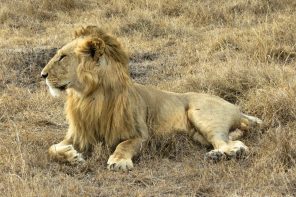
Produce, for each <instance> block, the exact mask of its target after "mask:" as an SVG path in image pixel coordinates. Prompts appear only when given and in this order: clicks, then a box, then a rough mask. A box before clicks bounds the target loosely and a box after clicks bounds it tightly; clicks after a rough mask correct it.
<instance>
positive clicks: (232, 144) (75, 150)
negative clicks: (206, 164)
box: [41, 26, 261, 171]
mask: <svg viewBox="0 0 296 197" xmlns="http://www.w3.org/2000/svg"><path fill="white" fill-rule="evenodd" d="M41 75H42V77H44V78H46V84H47V85H48V87H49V90H50V92H51V94H52V95H53V96H56V95H58V94H59V93H60V92H61V91H64V90H66V92H67V104H66V114H67V119H68V121H69V130H68V132H67V134H66V137H65V139H64V140H63V141H62V142H60V143H58V144H54V145H52V146H51V147H50V148H49V154H50V156H51V157H52V158H55V159H58V160H65V161H69V162H76V161H83V160H84V159H83V156H82V154H81V152H83V151H86V150H87V149H88V148H90V147H91V146H92V145H94V144H96V143H97V142H99V141H102V142H104V143H105V144H107V145H110V146H112V145H117V144H118V145H117V147H116V149H115V151H114V153H113V154H112V155H111V156H110V157H109V159H108V162H107V164H108V169H110V170H124V171H125V170H130V169H132V168H133V162H132V158H133V156H135V155H136V154H137V153H138V152H139V151H140V148H141V145H142V143H143V142H144V141H145V140H147V139H148V138H149V136H151V134H153V135H156V136H157V135H159V136H160V135H161V136H164V135H167V134H171V133H176V132H181V133H186V134H188V135H189V136H192V137H193V139H194V140H196V141H198V142H200V143H202V144H211V145H213V147H214V150H212V151H210V152H208V153H207V157H208V158H210V159H219V158H221V157H222V156H223V155H227V156H230V157H236V156H238V155H241V154H242V153H245V152H246V151H247V150H248V148H247V146H245V145H244V144H243V143H242V142H241V141H236V140H235V138H236V137H234V135H233V136H231V135H229V131H230V130H235V129H241V130H246V129H249V128H250V126H252V125H254V124H260V123H261V121H260V120H259V119H258V118H256V117H252V116H247V115H245V114H243V113H241V112H240V110H239V108H238V107H237V106H235V105H233V104H231V103H228V102H227V101H225V100H223V99H221V98H219V97H216V96H211V95H207V94H198V93H192V92H190V93H185V94H178V93H173V92H166V91H160V90H157V89H154V88H151V87H145V86H143V85H140V84H137V83H134V82H133V81H132V79H131V77H130V75H129V70H128V56H127V54H126V52H125V51H124V50H123V48H122V47H121V45H120V43H119V42H118V41H117V40H116V39H115V38H114V37H112V36H110V35H108V34H106V33H105V32H104V31H103V30H101V29H100V28H97V27H96V26H88V27H86V28H81V29H79V30H78V31H76V32H75V39H74V40H73V41H71V42H70V43H68V44H66V45H65V46H64V47H62V48H61V49H60V50H58V52H57V53H56V55H55V56H54V57H53V58H52V59H51V60H50V61H49V63H48V64H47V65H46V66H45V68H44V69H43V70H42V72H41Z"/></svg>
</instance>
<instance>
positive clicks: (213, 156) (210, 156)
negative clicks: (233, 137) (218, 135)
mask: <svg viewBox="0 0 296 197" xmlns="http://www.w3.org/2000/svg"><path fill="white" fill-rule="evenodd" d="M205 158H206V159H207V160H213V161H220V160H221V159H222V158H225V154H224V152H223V151H221V150H217V149H216V150H211V151H210V152H208V153H207V154H206V156H205Z"/></svg>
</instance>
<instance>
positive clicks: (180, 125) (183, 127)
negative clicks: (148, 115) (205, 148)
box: [153, 112, 190, 135]
mask: <svg viewBox="0 0 296 197" xmlns="http://www.w3.org/2000/svg"><path fill="white" fill-rule="evenodd" d="M189 125H190V124H189V122H188V118H187V115H186V113H182V112H181V113H180V112H179V113H173V114H169V116H167V117H160V118H159V119H158V121H157V122H155V124H154V125H153V132H154V134H156V135H166V134H172V133H176V132H178V133H179V132H181V133H188V132H189V130H190V128H189Z"/></svg>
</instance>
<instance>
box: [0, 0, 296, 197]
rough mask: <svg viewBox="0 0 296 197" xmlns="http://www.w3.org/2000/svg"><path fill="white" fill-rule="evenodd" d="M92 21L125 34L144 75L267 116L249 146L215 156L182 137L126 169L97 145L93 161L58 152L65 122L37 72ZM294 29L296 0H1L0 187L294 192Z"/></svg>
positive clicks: (119, 192)
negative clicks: (237, 156) (114, 165)
mask: <svg viewBox="0 0 296 197" xmlns="http://www.w3.org/2000/svg"><path fill="white" fill-rule="evenodd" d="M85 25H98V26H101V27H103V28H104V29H106V30H108V31H109V32H110V33H112V34H113V35H115V36H117V37H118V38H119V40H120V41H121V42H122V43H123V45H124V46H125V48H127V49H128V51H129V52H130V68H131V69H130V71H131V75H132V77H133V78H134V80H135V81H136V82H139V83H142V84H147V85H148V84H150V85H154V86H157V87H158V88H161V89H166V90H171V91H177V92H186V91H196V92H206V93H210V94H215V95H219V96H221V97H223V98H224V99H226V100H228V101H230V102H232V103H235V104H237V105H239V106H241V108H242V110H243V111H244V112H246V113H248V114H251V115H255V116H257V117H259V118H261V119H262V120H263V121H264V125H263V126H262V128H255V129H253V130H252V131H250V132H249V133H247V134H246V136H245V137H244V138H243V139H242V141H244V142H245V144H246V145H248V146H249V147H250V151H251V153H250V155H249V156H248V157H247V158H244V159H241V160H226V161H222V162H218V163H212V162H209V161H206V160H204V155H205V153H206V152H207V151H208V150H209V148H207V147H202V146H200V145H198V144H195V143H194V142H192V141H191V140H190V139H188V138H186V137H185V136H177V137H176V136H175V137H171V138H170V139H168V140H164V142H162V143H160V144H151V145H150V146H149V147H146V149H145V150H144V151H143V153H142V154H141V156H139V157H138V158H136V160H135V168H134V170H133V171H131V172H129V173H122V172H119V173H118V172H117V173H116V172H110V171H108V170H106V161H107V158H108V155H109V154H110V150H108V149H106V148H104V147H102V146H101V145H100V144H98V145H97V146H96V147H95V149H94V152H93V154H92V157H90V158H89V159H88V160H87V162H86V163H85V164H82V165H76V166H71V165H69V164H67V163H57V162H54V161H51V160H50V159H49V158H48V155H47V149H48V148H49V146H50V145H52V144H53V143H57V142H59V141H60V140H61V139H62V138H63V136H64V134H65V132H66V130H67V122H66V120H65V116H64V112H63V107H64V98H58V99H57V98H52V97H51V96H50V95H49V93H48V90H47V87H46V85H45V83H44V81H42V80H41V79H40V71H41V69H42V67H43V66H44V65H45V64H46V62H47V61H48V60H49V58H50V57H51V56H52V55H53V53H54V52H55V50H56V48H59V47H61V46H62V45H63V44H65V43H66V42H68V41H70V40H71V39H72V38H73V31H74V30H75V29H76V28H78V27H81V26H85ZM295 30H296V1H295V0H281V1H279V0H235V1H233V0H227V1H216V0H208V1H201V0H200V1H195V0H189V1H181V0H172V1H170V0H164V1H161V0H155V1H145V0H126V1H116V0H102V1H94V0H86V1H83V0H73V1H72V0H55V1H53V0H43V1H39V0H30V1H25V0H22V1H17V0H10V1H8V0H1V1H0V57H1V61H0V195H1V196H295V195H296V132H295V131H296V100H295V98H296V92H295V91H296V80H295V76H296V68H295V66H296V33H295Z"/></svg>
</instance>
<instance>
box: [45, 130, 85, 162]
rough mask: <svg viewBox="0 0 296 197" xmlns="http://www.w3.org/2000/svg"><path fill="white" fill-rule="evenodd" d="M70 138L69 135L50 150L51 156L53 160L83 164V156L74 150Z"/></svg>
mask: <svg viewBox="0 0 296 197" xmlns="http://www.w3.org/2000/svg"><path fill="white" fill-rule="evenodd" d="M68 136H69V135H67V136H66V137H65V139H64V140H63V141H61V142H60V143H58V144H54V145H52V146H51V147H50V148H49V150H48V153H49V156H50V157H51V158H52V159H56V160H59V161H68V162H70V163H76V162H83V161H84V159H83V157H82V154H81V153H79V152H77V151H76V150H75V149H74V146H73V144H72V140H71V138H70V137H68Z"/></svg>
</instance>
